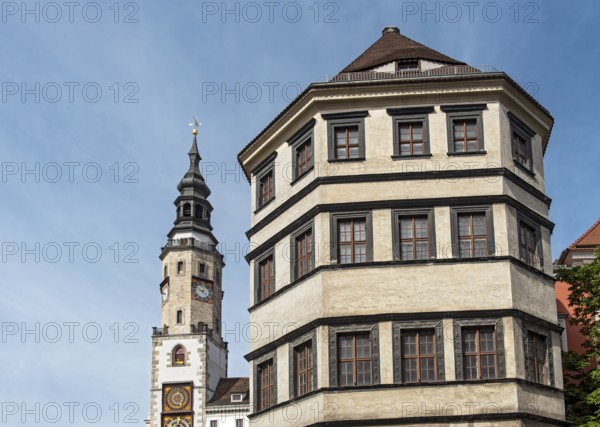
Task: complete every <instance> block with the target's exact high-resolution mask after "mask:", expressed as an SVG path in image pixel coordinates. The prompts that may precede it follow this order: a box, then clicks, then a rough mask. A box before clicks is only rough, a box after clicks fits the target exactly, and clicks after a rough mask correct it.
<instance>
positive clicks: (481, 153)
mask: <svg viewBox="0 0 600 427" xmlns="http://www.w3.org/2000/svg"><path fill="white" fill-rule="evenodd" d="M485 154H487V151H485V150H481V151H464V152H456V151H453V152H450V151H449V152H448V156H483V155H485Z"/></svg>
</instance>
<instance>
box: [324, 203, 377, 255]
mask: <svg viewBox="0 0 600 427" xmlns="http://www.w3.org/2000/svg"><path fill="white" fill-rule="evenodd" d="M360 218H365V220H366V226H367V262H370V261H373V215H372V212H371V211H361V212H341V213H340V212H336V213H332V214H331V215H330V217H329V231H330V242H331V247H330V255H329V256H330V258H329V259H330V262H331V264H339V259H338V222H339V221H343V220H347V219H360ZM350 264H361V263H350Z"/></svg>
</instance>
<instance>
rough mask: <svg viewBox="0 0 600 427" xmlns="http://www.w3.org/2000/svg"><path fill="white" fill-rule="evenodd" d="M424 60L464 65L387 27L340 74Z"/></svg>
mask: <svg viewBox="0 0 600 427" xmlns="http://www.w3.org/2000/svg"><path fill="white" fill-rule="evenodd" d="M411 59H426V60H430V61H435V62H443V63H445V64H452V65H464V64H465V63H464V62H461V61H457V60H456V59H453V58H450V57H449V56H446V55H444V54H443V53H440V52H438V51H436V50H433V49H431V48H428V47H427V46H424V45H422V44H421V43H417V42H416V41H414V40H412V39H409V38H408V37H406V36H403V35H402V34H400V31H399V30H398V29H397V28H396V27H387V28H385V29H384V30H383V34H382V36H381V38H380V39H379V40H377V41H376V42H375V43H373V45H371V47H370V48H368V49H367V50H365V51H364V53H363V54H362V55H360V56H359V57H358V58H356V59H355V60H354V61H353V62H352V63H351V64H350V65H348V66H347V67H346V68H344V69H343V70H342V71H341V72H342V73H354V72H357V71H364V70H368V69H370V68H374V67H377V66H379V65H383V64H387V63H388V62H392V61H400V60H411Z"/></svg>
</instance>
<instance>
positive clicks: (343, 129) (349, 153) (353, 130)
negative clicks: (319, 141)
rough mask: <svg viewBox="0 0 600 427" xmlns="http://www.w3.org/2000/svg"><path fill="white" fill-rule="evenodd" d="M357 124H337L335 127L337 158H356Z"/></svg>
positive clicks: (357, 143)
mask: <svg viewBox="0 0 600 427" xmlns="http://www.w3.org/2000/svg"><path fill="white" fill-rule="evenodd" d="M359 147H360V144H359V142H358V126H357V125H350V126H337V127H336V128H335V158H336V159H337V160H348V159H358V149H359Z"/></svg>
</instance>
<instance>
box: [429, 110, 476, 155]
mask: <svg viewBox="0 0 600 427" xmlns="http://www.w3.org/2000/svg"><path fill="white" fill-rule="evenodd" d="M440 109H441V110H442V111H443V112H444V113H446V127H447V131H448V155H449V156H469V155H478V154H487V152H486V151H485V141H484V137H483V116H482V113H481V112H482V111H483V110H485V109H487V104H462V105H442V106H440ZM455 119H458V120H464V119H475V120H477V128H478V130H477V132H478V135H479V140H478V144H479V150H478V151H471V152H467V151H466V147H465V152H455V151H454V131H453V129H452V125H453V122H454V120H455Z"/></svg>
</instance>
